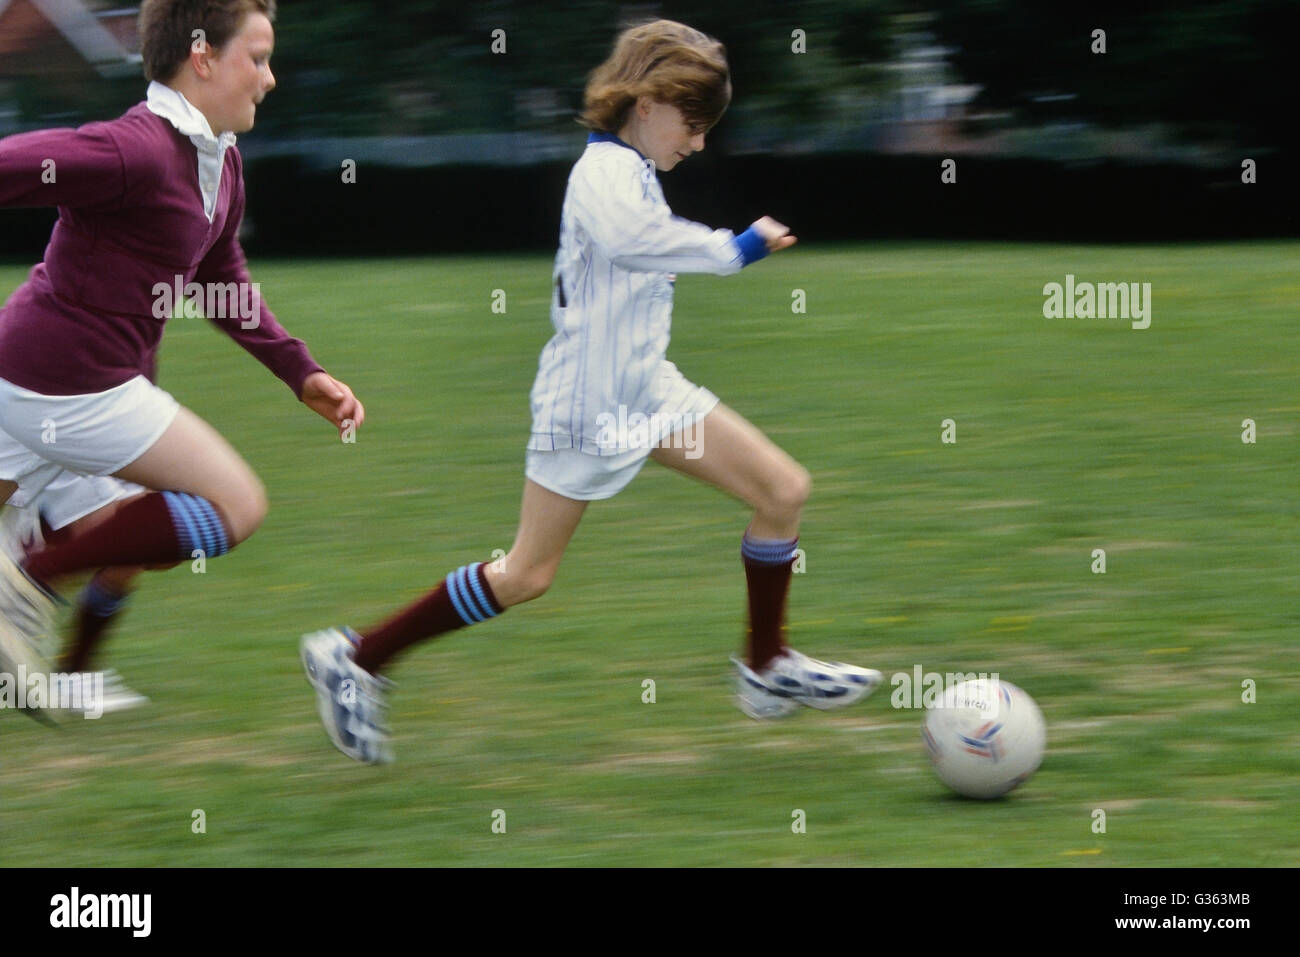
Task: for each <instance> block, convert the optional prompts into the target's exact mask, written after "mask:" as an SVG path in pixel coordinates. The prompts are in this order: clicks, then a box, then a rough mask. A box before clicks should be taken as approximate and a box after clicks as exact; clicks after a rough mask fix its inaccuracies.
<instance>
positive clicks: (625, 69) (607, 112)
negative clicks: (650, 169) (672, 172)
mask: <svg viewBox="0 0 1300 957" xmlns="http://www.w3.org/2000/svg"><path fill="white" fill-rule="evenodd" d="M647 95H648V96H650V97H653V98H654V99H655V100H658V101H659V102H661V103H669V104H671V105H673V106H675V107H677V108H678V109H679V110H681V111H682V115H683V116H684V117H685V119H686V122H687V124H688V125H689V126H690V127H691V130H692V131H693V132H694V131H699V132H703V131H707V130H709V129H711V128H712V127H713V125H714V124H715V123H717V122H718V120H719V119H720V118H721V117H722V114H723V113H724V112H725V111H726V109H727V105H728V104H729V103H730V102H731V74H730V71H729V70H728V68H727V50H726V47H724V46H723V45H722V44H721V43H719V42H718V41H717V40H715V39H714V38H713V37H711V36H709V35H708V34H705V33H701V32H700V31H699V30H695V29H692V28H691V27H688V26H686V25H685V24H682V23H677V22H675V21H673V20H651V21H649V22H647V23H642V24H638V25H637V26H634V27H630V28H628V29H627V30H624V31H623V32H622V33H620V34H619V36H618V39H617V40H615V41H614V50H613V52H612V53H611V54H610V55H609V59H607V60H606V61H605V62H604V63H602V64H601V65H600V66H598V67H596V69H595V70H593V71H592V72H591V75H590V77H588V79H587V90H586V93H585V95H584V96H583V111H582V115H581V116H579V117H578V122H579V123H581V124H582V125H583V126H585V127H587V128H588V129H592V130H599V131H601V132H605V133H616V132H618V130H620V129H621V128H622V127H623V124H624V123H625V122H626V121H627V116H628V112H629V111H630V110H631V108H632V105H633V104H634V103H636V99H637V97H639V96H647Z"/></svg>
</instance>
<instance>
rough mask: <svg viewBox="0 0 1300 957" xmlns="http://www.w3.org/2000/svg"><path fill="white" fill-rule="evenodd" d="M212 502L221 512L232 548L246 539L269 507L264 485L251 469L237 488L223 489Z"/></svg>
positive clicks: (263, 517)
mask: <svg viewBox="0 0 1300 957" xmlns="http://www.w3.org/2000/svg"><path fill="white" fill-rule="evenodd" d="M213 504H215V505H216V506H217V509H218V510H219V511H220V512H221V517H222V518H223V519H225V522H226V532H227V534H228V535H229V536H230V543H229V544H230V547H231V548H234V547H235V546H236V545H238V544H239V543H240V542H242V541H244V540H245V539H247V538H248V537H249V536H250V535H252V534H253V533H254V532H255V531H257V529H258V527H259V526H260V525H261V524H262V521H263V519H265V518H266V512H267V509H268V507H269V505H268V502H267V498H266V486H264V485H263V484H262V480H261V479H259V478H258V477H257V476H256V475H254V474H253V473H252V472H251V471H250V472H249V473H248V474H247V475H246V476H245V477H244V479H243V481H241V482H240V483H239V486H238V487H237V488H231V489H229V490H226V491H223V494H222V495H221V497H220V498H219V499H218V500H217V501H215V502H214V503H213Z"/></svg>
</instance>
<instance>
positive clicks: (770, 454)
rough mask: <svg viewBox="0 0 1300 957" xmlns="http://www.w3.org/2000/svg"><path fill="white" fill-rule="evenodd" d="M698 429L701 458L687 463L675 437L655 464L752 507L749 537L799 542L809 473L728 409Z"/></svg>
mask: <svg viewBox="0 0 1300 957" xmlns="http://www.w3.org/2000/svg"><path fill="white" fill-rule="evenodd" d="M697 428H698V429H699V430H700V434H699V446H698V449H699V451H700V452H701V453H703V454H701V455H700V456H699V458H687V456H686V453H687V451H689V450H687V449H682V448H669V447H668V445H670V444H671V441H672V437H671V436H669V438H667V439H665V440H664V444H662V445H660V446H659V447H658V448H656V449H655V450H654V451H652V452H651V453H650V456H651V458H653V459H654V460H655V461H656V462H658V463H659V464H660V465H665V466H667V467H668V468H670V469H673V470H674V471H677V472H681V473H682V474H683V475H689V476H691V477H692V478H695V479H699V480H700V481H701V482H707V483H708V484H709V485H713V486H716V487H717V488H720V489H722V490H723V491H724V492H727V493H728V494H730V495H733V496H735V497H736V498H738V499H740V500H741V501H742V502H746V503H747V504H749V505H751V506H753V508H754V520H753V521H752V522H751V523H750V526H749V531H750V534H752V535H753V537H754V538H763V539H790V538H795V537H796V536H797V535H798V534H799V516H800V513H801V512H802V511H803V506H804V503H805V502H806V501H807V500H808V493H809V491H810V490H811V488H812V479H811V478H810V476H809V475H808V470H807V469H805V468H804V467H803V466H802V465H800V464H799V463H798V462H796V461H795V460H794V459H792V458H791V457H790V456H789V455H788V454H787V453H785V452H783V451H782V450H781V449H780V448H779V447H778V446H777V445H776V444H775V443H774V442H772V440H771V439H769V438H768V437H767V436H765V435H764V434H763V433H762V432H760V431H759V430H758V428H757V427H756V426H754V425H753V424H752V423H751V422H749V421H747V420H746V419H744V418H742V417H741V416H740V415H739V414H738V413H736V412H735V410H733V409H731V408H729V407H727V406H725V405H718V406H717V407H716V408H714V410H713V411H712V412H710V413H709V414H708V415H706V416H705V417H704V419H703V420H701V422H700V423H699V425H698V426H697Z"/></svg>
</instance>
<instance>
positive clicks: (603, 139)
mask: <svg viewBox="0 0 1300 957" xmlns="http://www.w3.org/2000/svg"><path fill="white" fill-rule="evenodd" d="M587 142H588V143H617V144H618V145H619V146H624V147H627V148H628V149H630V150H631V151H632V152H633V153H635V154H636V155H637V156H640V157H641V158H642V159H645V158H646V157H645V154H644V153H642V152H641V151H640V150H639V149H637V148H636V147H635V146H633V145H632V144H631V143H624V142H623V141H622V140H621V139H619V138H618V137H617V136H615V135H614V134H613V133H588V134H587Z"/></svg>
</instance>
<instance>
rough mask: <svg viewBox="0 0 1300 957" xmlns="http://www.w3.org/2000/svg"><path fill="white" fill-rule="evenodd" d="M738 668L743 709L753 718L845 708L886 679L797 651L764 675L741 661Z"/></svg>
mask: <svg viewBox="0 0 1300 957" xmlns="http://www.w3.org/2000/svg"><path fill="white" fill-rule="evenodd" d="M732 660H733V661H736V659H734V658H733V659H732ZM736 668H737V671H739V672H740V679H739V680H738V682H737V689H738V696H739V698H740V708H741V710H742V711H744V712H745V713H746V714H747V715H749V716H750V717H751V718H770V717H780V716H781V715H784V714H789V713H790V712H791V711H793V710H794V709H795V707H796V706H797V705H801V704H802V705H807V706H808V707H809V708H816V709H817V710H819V711H829V710H831V709H832V708H844V707H847V706H848V705H851V704H854V703H855V702H858V701H861V700H862V699H863V698H865V697H866V696H867V695H869V694H871V692H873V691H875V690H876V687H877V685H879V684H880V682H881V680H882V677H883V676H882V675H881V674H880V672H879V671H875V670H873V669H871V668H859V667H857V666H856V665H846V664H844V663H843V662H842V661H818V660H817V659H816V658H809V657H808V656H807V655H805V654H803V653H801V652H798V651H795V650H794V649H793V648H787V649H785V651H784V652H782V653H781V654H779V655H777V656H776V657H775V658H773V659H772V660H771V661H770V662H769V663H768V666H767V667H766V668H764V669H763V670H762V672H760V673H755V672H754V671H753V670H751V669H750V668H748V667H746V666H745V665H744V664H743V663H741V662H739V661H736ZM786 702H788V703H786ZM756 712H757V713H756Z"/></svg>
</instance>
